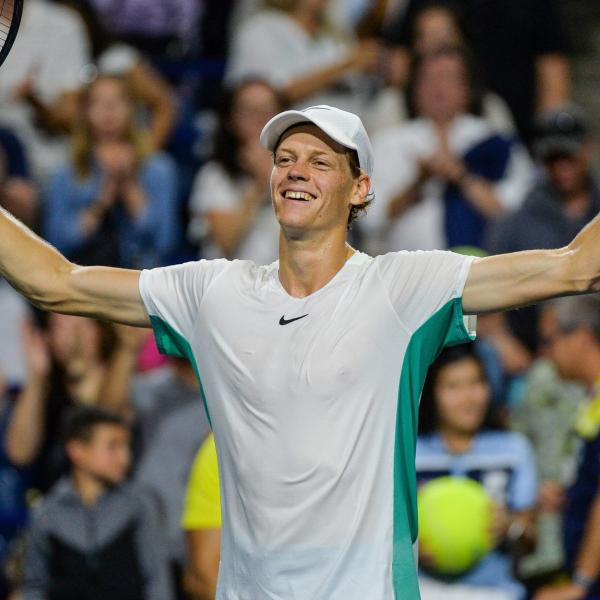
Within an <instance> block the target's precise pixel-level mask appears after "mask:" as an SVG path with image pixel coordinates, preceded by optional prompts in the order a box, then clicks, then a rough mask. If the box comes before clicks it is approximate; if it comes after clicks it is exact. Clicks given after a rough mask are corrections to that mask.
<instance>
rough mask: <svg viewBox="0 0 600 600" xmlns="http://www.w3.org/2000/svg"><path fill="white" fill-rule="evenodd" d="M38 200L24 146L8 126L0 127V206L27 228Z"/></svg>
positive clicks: (34, 216) (35, 213)
mask: <svg viewBox="0 0 600 600" xmlns="http://www.w3.org/2000/svg"><path fill="white" fill-rule="evenodd" d="M38 200H39V199H38V191H37V187H36V186H35V184H34V183H33V181H32V179H31V173H30V170H29V163H28V161H27V157H26V155H25V148H24V147H23V145H22V144H21V141H20V140H19V138H18V137H17V136H16V135H15V134H14V133H13V132H12V131H11V130H10V129H6V128H4V127H0V206H2V207H3V208H5V209H6V210H8V211H10V212H11V213H12V214H13V215H14V216H15V217H17V219H20V220H21V221H23V222H24V223H25V224H26V225H28V226H29V227H35V226H36V225H37V217H38V209H39V202H38Z"/></svg>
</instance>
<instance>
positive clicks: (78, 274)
mask: <svg viewBox="0 0 600 600" xmlns="http://www.w3.org/2000/svg"><path fill="white" fill-rule="evenodd" d="M0 275H1V276H2V277H4V278H5V279H6V280H7V281H8V282H9V283H10V284H11V285H12V286H13V287H14V288H15V289H16V290H18V291H19V292H21V293H22V294H23V295H24V296H25V297H26V298H27V299H28V300H29V301H30V302H32V303H33V304H34V305H36V306H37V307H39V308H41V309H43V310H51V311H54V312H60V313H65V314H72V315H81V316H88V317H94V318H97V319H104V320H106V321H116V322H119V323H125V324H129V325H135V326H138V327H148V326H149V319H148V315H147V314H146V311H145V309H144V305H143V303H142V300H141V297H140V293H139V272H137V271H131V270H127V269H113V268H109V267H78V266H77V265H74V264H73V263H71V262H69V261H68V260H67V259H66V258H65V257H64V256H62V255H61V254H60V253H59V252H58V251H57V250H56V249H55V248H53V247H52V246H51V245H50V244H48V243H47V242H45V241H44V240H42V239H41V238H40V237H38V236H37V235H35V234H34V233H33V232H32V231H31V230H30V229H28V228H27V227H25V226H24V225H23V224H22V223H20V222H19V221H17V220H16V219H15V218H14V217H12V215H10V214H9V213H8V212H7V211H5V210H4V209H2V208H0Z"/></svg>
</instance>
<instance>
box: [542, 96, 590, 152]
mask: <svg viewBox="0 0 600 600" xmlns="http://www.w3.org/2000/svg"><path fill="white" fill-rule="evenodd" d="M534 131H535V134H534V142H533V151H534V153H535V155H536V156H537V157H538V158H540V159H542V160H547V159H549V158H552V157H558V156H573V155H574V154H576V153H577V152H578V151H579V150H580V149H581V147H582V146H583V145H584V143H585V142H586V141H587V140H588V139H589V138H590V136H591V134H592V131H591V127H590V124H589V121H588V119H587V117H586V115H585V113H584V112H583V110H581V108H579V107H577V106H574V105H568V106H564V107H562V108H559V109H556V110H551V111H546V112H544V113H542V114H540V115H538V117H536V119H535V121H534Z"/></svg>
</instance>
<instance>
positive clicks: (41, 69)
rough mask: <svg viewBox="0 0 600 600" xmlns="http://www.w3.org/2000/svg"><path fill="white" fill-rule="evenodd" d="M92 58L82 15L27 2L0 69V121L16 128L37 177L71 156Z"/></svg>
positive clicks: (41, 2)
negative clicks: (72, 130) (71, 136)
mask: <svg viewBox="0 0 600 600" xmlns="http://www.w3.org/2000/svg"><path fill="white" fill-rule="evenodd" d="M89 63H91V53H90V43H89V39H88V37H87V34H86V30H85V27H84V24H83V22H82V20H81V19H80V18H79V15H77V14H76V13H75V12H74V11H72V10H70V9H68V8H66V7H64V6H60V5H59V4H56V3H54V2H49V1H48V0H28V1H27V2H25V4H24V9H23V20H22V23H21V28H20V30H19V35H18V37H17V39H16V41H15V46H14V52H13V53H12V54H11V56H10V59H9V60H7V61H6V64H5V65H4V68H3V69H2V72H0V122H2V123H4V124H6V125H10V126H11V127H13V128H14V129H15V130H16V131H18V133H19V136H20V137H21V138H22V139H23V141H24V142H25V144H26V145H27V147H28V149H29V150H30V152H31V160H32V166H33V169H34V173H35V175H36V176H37V177H38V178H41V179H44V178H45V177H46V176H47V175H48V174H49V173H50V172H52V171H53V170H54V168H55V167H57V166H58V165H59V164H60V163H61V162H63V161H64V160H65V158H66V156H67V153H68V139H67V138H66V136H65V133H68V132H69V130H70V128H71V126H72V125H73V124H74V122H75V120H76V117H77V115H78V112H77V111H78V104H77V99H78V91H79V90H80V88H81V87H82V85H83V83H84V81H83V80H82V79H81V73H82V69H83V68H84V67H85V66H86V65H88V64H89Z"/></svg>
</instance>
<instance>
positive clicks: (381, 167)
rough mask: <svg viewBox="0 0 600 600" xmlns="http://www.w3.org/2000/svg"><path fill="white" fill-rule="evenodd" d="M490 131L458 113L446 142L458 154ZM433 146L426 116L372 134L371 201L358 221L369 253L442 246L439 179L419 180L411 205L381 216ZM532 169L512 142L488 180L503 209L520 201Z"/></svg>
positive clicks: (441, 187)
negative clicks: (394, 215)
mask: <svg viewBox="0 0 600 600" xmlns="http://www.w3.org/2000/svg"><path fill="white" fill-rule="evenodd" d="M494 133H495V132H494V131H493V129H492V128H491V126H490V125H489V124H488V123H487V122H486V121H485V120H484V119H481V118H479V117H475V116H472V115H462V116H460V117H458V118H456V119H455V121H454V123H453V124H452V126H451V129H450V132H449V135H448V143H449V146H450V149H451V150H452V151H453V152H454V154H455V155H456V156H458V157H463V156H464V155H465V153H466V152H467V151H468V150H469V149H470V148H472V147H474V146H475V145H476V144H478V143H479V142H482V141H483V140H485V139H486V138H488V137H490V136H492V135H493V134H494ZM438 149H439V138H438V136H437V134H436V131H435V129H434V126H433V123H432V122H431V121H429V120H427V119H414V120H412V121H409V122H407V123H405V124H403V125H399V126H397V127H395V128H393V129H390V130H388V131H385V132H381V133H379V134H378V135H376V136H375V137H374V138H373V151H374V154H375V172H374V190H375V194H376V199H375V201H374V202H373V204H372V206H371V207H369V209H368V211H367V214H366V216H365V217H364V218H363V219H362V220H361V221H360V223H361V227H362V228H363V231H364V233H365V238H366V240H365V241H366V247H367V248H368V251H369V253H371V254H379V253H384V252H389V251H395V250H432V249H444V248H447V241H446V236H445V227H444V200H443V193H444V188H445V184H444V182H443V181H441V180H439V179H436V178H432V179H430V180H429V181H427V182H426V183H425V184H424V186H423V188H422V191H421V196H420V200H419V201H418V202H417V204H415V205H414V206H412V207H410V208H408V209H407V210H406V212H405V213H404V214H403V215H402V216H401V217H400V218H398V219H396V220H395V221H393V222H390V221H389V220H388V218H387V210H388V206H389V204H390V202H391V201H392V199H393V198H394V197H396V196H397V195H398V194H401V193H403V192H405V191H406V190H408V188H409V187H410V186H411V185H412V184H413V183H414V182H415V181H416V179H417V177H418V175H419V170H420V162H421V161H422V160H424V159H426V158H429V157H431V156H432V155H433V154H434V153H435V152H436V151H438ZM532 173H533V165H532V163H531V160H530V159H529V156H528V154H527V152H526V150H525V149H524V148H523V147H522V146H521V145H520V144H518V143H515V144H513V146H512V150H511V153H510V156H509V160H508V164H507V167H506V169H505V172H504V176H503V177H502V178H501V179H500V180H499V181H497V182H496V183H495V184H494V189H495V192H496V194H497V196H498V198H499V200H500V202H501V203H502V204H503V206H504V208H506V209H507V210H512V209H515V208H517V206H519V205H520V203H521V201H522V200H523V198H524V196H525V193H526V192H527V190H528V189H529V186H530V184H531V181H532Z"/></svg>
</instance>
